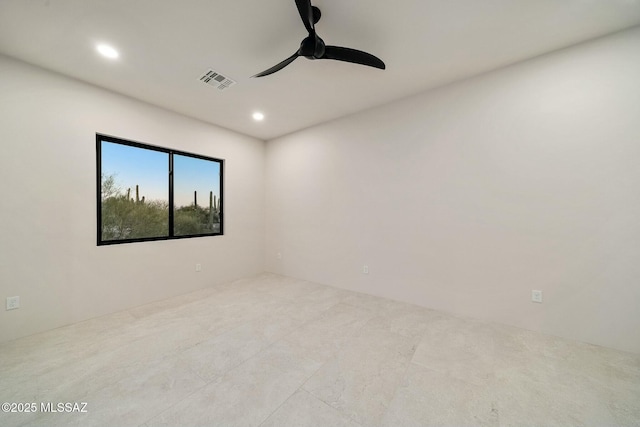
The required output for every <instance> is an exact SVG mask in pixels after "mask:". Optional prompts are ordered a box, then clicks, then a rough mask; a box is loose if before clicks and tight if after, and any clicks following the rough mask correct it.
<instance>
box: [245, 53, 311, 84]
mask: <svg viewBox="0 0 640 427" xmlns="http://www.w3.org/2000/svg"><path fill="white" fill-rule="evenodd" d="M298 56H300V55H298V52H296V53H294V54H293V55H291V56H290V57H288V58H287V59H285V60H284V61H282V62H281V63H279V64H277V65H274V66H273V67H271V68H269V69H268V70H264V71H263V72H261V73H258V74H256V75H255V76H251V77H252V78H253V77H264V76H268V75H269V74H273V73H275V72H276V71H280V70H282V69H283V68H284V67H286V66H287V65H289V64H291V63H292V62H293V61H295V59H296V58H297V57H298Z"/></svg>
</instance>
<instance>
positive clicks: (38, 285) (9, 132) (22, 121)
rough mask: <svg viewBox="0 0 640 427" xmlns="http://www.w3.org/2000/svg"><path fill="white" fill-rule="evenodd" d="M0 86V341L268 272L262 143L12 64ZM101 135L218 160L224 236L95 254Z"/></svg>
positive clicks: (2, 61) (6, 62)
mask: <svg viewBox="0 0 640 427" xmlns="http://www.w3.org/2000/svg"><path fill="white" fill-rule="evenodd" d="M0 76H1V78H0V190H1V197H0V200H1V202H0V203H1V207H0V300H1V301H2V305H3V307H2V308H1V309H0V342H2V341H6V340H10V339H12V338H16V337H20V336H24V335H28V334H32V333H35V332H38V331H42V330H46V329H51V328H54V327H57V326H61V325H64V324H68V323H73V322H77V321H80V320H84V319H87V318H91V317H95V316H99V315H102V314H106V313H110V312H114V311H118V310H121V309H125V308H128V307H132V306H136V305H140V304H143V303H147V302H151V301H154V300H159V299H163V298H166V297H169V296H172V295H178V294H183V293H187V292H189V291H193V290H195V289H198V288H203V287H205V286H207V285H212V284H215V283H220V282H224V281H228V280H231V279H234V278H238V277H242V276H247V275H251V274H255V273H258V272H262V271H263V268H264V184H263V179H264V142H262V141H259V140H257V139H253V138H249V137H246V136H241V135H238V134H236V133H233V132H230V131H227V130H224V129H220V128H217V127H214V126H211V125H208V124H205V123H202V122H199V121H196V120H192V119H189V118H186V117H183V116H180V115H177V114H174V113H171V112H168V111H165V110H162V109H159V108H156V107H152V106H150V105H148V104H144V103H141V102H138V101H135V100H132V99H130V98H126V97H123V96H120V95H117V94H114V93H111V92H108V91H105V90H102V89H98V88H96V87H93V86H90V85H86V84H84V83H81V82H78V81H75V80H71V79H68V78H65V77H62V76H59V75H56V74H53V73H49V72H47V71H44V70H42V69H39V68H35V67H31V66H29V65H26V64H24V63H21V62H17V61H14V60H12V59H9V58H7V57H1V56H0ZM96 132H98V133H104V134H109V135H113V136H118V137H121V138H125V139H129V140H134V141H139V142H144V143H148V144H153V145H159V146H164V147H168V148H175V149H180V150H184V151H188V152H193V153H198V154H203V155H207V156H212V157H218V158H223V159H225V160H226V163H225V166H226V171H225V201H224V208H225V235H224V236H219V237H208V238H198V239H186V240H175V241H161V242H147V243H135V244H127V245H113V246H102V247H97V246H96V194H95V191H96V149H95V134H96ZM196 263H201V264H202V272H201V273H195V264H196ZM14 295H19V296H20V302H21V308H20V309H18V310H13V311H5V309H4V301H5V297H7V296H14Z"/></svg>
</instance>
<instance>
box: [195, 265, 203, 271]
mask: <svg viewBox="0 0 640 427" xmlns="http://www.w3.org/2000/svg"><path fill="white" fill-rule="evenodd" d="M196 271H197V272H201V271H202V264H196Z"/></svg>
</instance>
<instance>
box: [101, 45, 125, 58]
mask: <svg viewBox="0 0 640 427" xmlns="http://www.w3.org/2000/svg"><path fill="white" fill-rule="evenodd" d="M96 49H97V50H98V52H100V53H101V54H102V55H103V56H106V57H107V58H110V59H116V58H117V57H118V56H120V54H119V53H118V51H117V50H115V49H114V48H112V47H111V46H109V45H106V44H99V45H98V46H96Z"/></svg>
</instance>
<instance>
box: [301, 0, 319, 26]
mask: <svg viewBox="0 0 640 427" xmlns="http://www.w3.org/2000/svg"><path fill="white" fill-rule="evenodd" d="M296 6H298V12H299V13H300V18H302V22H304V27H305V28H306V29H307V31H308V32H309V34H315V32H316V30H315V29H314V27H313V8H312V7H311V0H296Z"/></svg>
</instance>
